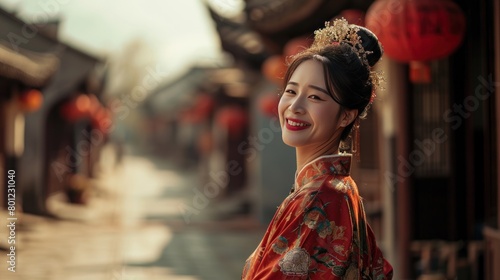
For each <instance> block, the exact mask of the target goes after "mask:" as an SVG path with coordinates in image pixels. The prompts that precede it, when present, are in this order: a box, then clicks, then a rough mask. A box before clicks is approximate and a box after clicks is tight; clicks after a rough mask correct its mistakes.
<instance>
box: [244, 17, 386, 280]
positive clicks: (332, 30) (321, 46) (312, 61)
mask: <svg viewBox="0 0 500 280" xmlns="http://www.w3.org/2000/svg"><path fill="white" fill-rule="evenodd" d="M381 56H382V47H381V45H380V44H379V43H378V40H377V38H376V37H375V35H373V33H372V32H371V31H369V30H367V29H365V28H362V27H359V26H356V25H349V24H348V23H347V21H345V20H344V19H341V20H335V21H334V22H333V24H332V25H329V24H328V23H327V25H326V27H325V28H323V29H320V30H318V31H316V32H315V41H314V43H313V45H312V46H311V47H310V48H309V49H306V50H305V51H303V52H302V53H299V54H298V55H296V56H295V57H293V58H292V62H291V64H290V66H289V68H288V70H287V72H286V74H285V88H284V91H283V94H282V97H281V100H280V103H279V106H278V113H279V119H280V125H281V128H282V138H283V141H284V142H285V144H287V145H289V146H292V147H295V150H296V156H297V172H296V176H295V184H294V186H293V188H292V190H291V193H290V195H289V196H288V197H287V198H286V199H285V200H284V201H283V203H282V204H281V205H280V207H279V208H278V210H277V212H276V214H275V216H274V217H273V219H272V221H271V224H270V225H269V228H268V230H267V232H266V234H265V236H264V238H263V239H262V241H261V243H260V244H259V246H258V247H257V249H256V250H255V251H254V253H253V254H252V255H251V256H250V258H249V259H248V260H247V262H246V264H245V268H244V271H243V275H242V279H245V280H250V279H259V280H263V279H392V266H391V265H390V264H389V263H388V262H387V261H386V260H385V259H384V257H383V255H382V252H381V251H380V249H379V248H378V246H377V243H376V240H375V236H374V234H373V231H372V229H371V228H370V226H369V225H368V223H367V221H366V215H365V211H364V207H363V203H362V200H361V197H360V196H359V192H358V189H357V186H356V183H355V182H354V181H353V179H352V178H351V177H350V175H349V173H350V167H351V157H352V156H351V154H347V153H340V154H339V145H340V142H341V141H343V140H345V139H346V138H347V137H348V136H349V134H350V133H351V130H352V129H353V128H354V127H355V124H356V126H358V120H359V119H360V118H364V117H366V114H367V110H368V108H369V106H370V104H371V102H372V101H373V98H374V96H373V92H374V87H375V86H376V85H377V84H378V78H379V76H378V75H377V74H376V73H375V72H373V71H372V69H371V67H372V66H373V65H374V64H375V63H376V62H377V61H378V60H379V59H380V57H381Z"/></svg>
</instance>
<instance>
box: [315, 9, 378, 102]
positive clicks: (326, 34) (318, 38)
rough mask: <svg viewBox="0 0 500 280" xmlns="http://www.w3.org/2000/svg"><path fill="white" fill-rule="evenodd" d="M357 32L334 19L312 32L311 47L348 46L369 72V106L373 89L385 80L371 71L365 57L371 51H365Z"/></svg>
mask: <svg viewBox="0 0 500 280" xmlns="http://www.w3.org/2000/svg"><path fill="white" fill-rule="evenodd" d="M358 31H359V27H358V26H357V25H354V24H349V23H348V22H347V20H346V19H345V18H340V19H335V20H334V21H333V22H332V23H331V22H329V21H327V22H325V27H324V28H322V29H318V30H316V31H314V43H313V44H312V46H311V47H312V48H315V47H324V46H327V45H332V44H339V45H340V44H347V45H349V46H350V47H351V48H352V50H353V51H354V53H355V54H356V55H357V56H358V58H359V60H360V61H361V63H362V64H363V65H364V66H365V67H366V68H367V69H368V71H369V72H370V77H369V79H368V83H371V84H372V86H373V89H374V90H373V93H372V96H371V98H370V104H371V103H372V102H373V100H374V99H375V89H377V88H379V87H380V84H381V83H382V82H383V81H385V80H384V77H383V73H382V71H373V70H372V67H371V66H370V64H369V63H368V58H367V55H369V54H371V53H372V51H365V48H364V47H363V44H362V40H361V38H360V36H359V35H358V33H357V32H358ZM381 89H382V88H381Z"/></svg>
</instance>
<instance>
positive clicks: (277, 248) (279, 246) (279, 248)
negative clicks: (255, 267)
mask: <svg viewBox="0 0 500 280" xmlns="http://www.w3.org/2000/svg"><path fill="white" fill-rule="evenodd" d="M272 248H273V251H274V252H275V253H276V254H280V255H281V254H283V253H284V252H285V251H286V250H287V249H288V240H287V239H286V238H285V237H283V236H278V238H277V240H276V242H274V243H273V245H272Z"/></svg>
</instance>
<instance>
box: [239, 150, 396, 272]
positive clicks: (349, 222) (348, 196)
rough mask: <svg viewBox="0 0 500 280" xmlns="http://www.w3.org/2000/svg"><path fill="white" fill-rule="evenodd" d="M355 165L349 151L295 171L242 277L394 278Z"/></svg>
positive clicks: (323, 158)
mask: <svg viewBox="0 0 500 280" xmlns="http://www.w3.org/2000/svg"><path fill="white" fill-rule="evenodd" d="M350 165H351V155H349V154H340V155H330V156H322V157H320V158H318V159H316V160H314V161H312V162H310V163H308V164H307V165H305V166H304V167H303V168H302V169H301V170H300V171H299V172H298V173H297V174H296V179H295V185H294V188H293V189H292V193H291V194H290V195H289V196H288V197H287V198H286V199H285V200H284V201H283V203H282V204H281V205H280V207H279V208H278V210H277V212H276V214H275V215H274V217H273V219H272V221H271V223H270V225H269V228H268V229H267V231H266V234H265V235H264V237H263V239H262V241H261V243H260V244H259V246H258V247H257V249H256V250H255V251H254V253H253V254H252V255H251V256H250V258H249V259H248V260H247V262H246V264H245V268H244V270H243V275H242V279H244V280H266V279H377V280H379V279H392V267H391V265H390V264H389V263H388V262H387V261H386V260H385V259H384V258H383V256H382V253H381V251H380V249H379V248H378V247H377V244H376V241H375V237H374V235H373V231H372V229H371V228H370V226H369V225H368V224H367V222H366V216H365V211H364V209H363V203H362V201H361V197H360V196H359V193H358V189H357V187H356V184H355V182H354V181H353V179H352V178H351V177H350V176H349V173H350Z"/></svg>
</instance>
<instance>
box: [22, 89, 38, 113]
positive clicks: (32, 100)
mask: <svg viewBox="0 0 500 280" xmlns="http://www.w3.org/2000/svg"><path fill="white" fill-rule="evenodd" d="M19 102H20V105H21V108H22V109H23V110H24V111H28V112H34V111H36V110H38V109H40V107H41V106H42V104H43V95H42V93H41V92H40V91H39V90H37V89H28V90H25V91H23V92H22V93H21V95H20V96H19Z"/></svg>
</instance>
